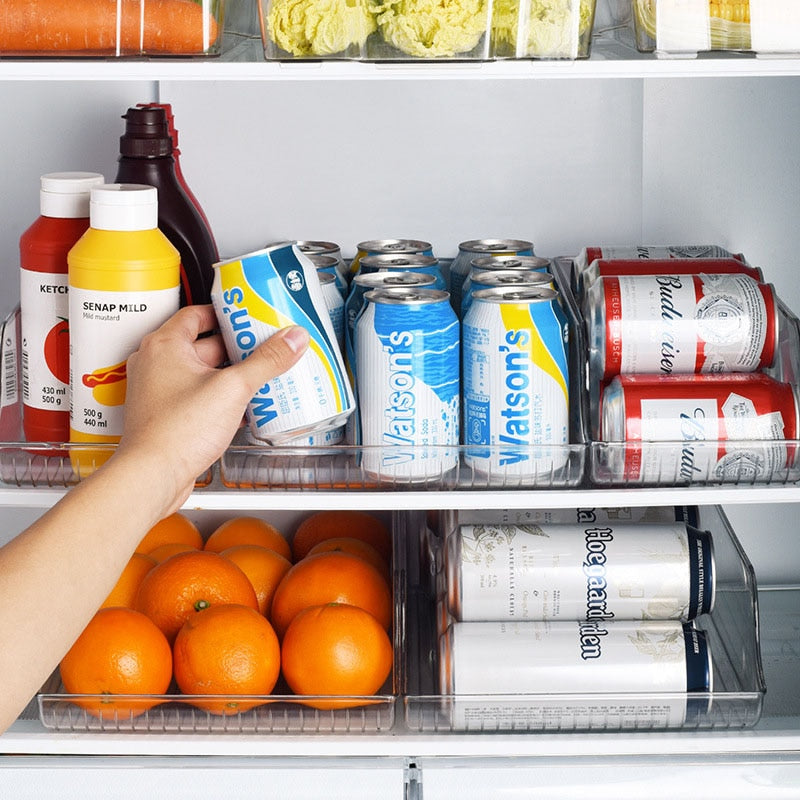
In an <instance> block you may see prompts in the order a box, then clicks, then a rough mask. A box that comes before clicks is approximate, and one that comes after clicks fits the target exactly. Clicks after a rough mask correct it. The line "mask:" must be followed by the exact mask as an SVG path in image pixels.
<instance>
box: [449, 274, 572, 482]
mask: <svg viewBox="0 0 800 800" xmlns="http://www.w3.org/2000/svg"><path fill="white" fill-rule="evenodd" d="M567 337H568V328H567V324H566V319H565V317H564V314H563V311H562V310H561V307H560V305H559V303H558V295H557V293H556V292H555V291H553V290H552V289H547V288H535V289H534V288H531V289H518V290H509V289H482V290H480V291H477V292H475V293H474V294H473V301H472V304H471V305H470V307H469V310H468V312H467V316H466V317H465V319H464V324H463V330H462V342H463V369H462V374H463V382H464V392H463V393H464V443H465V444H466V445H468V446H469V447H468V450H467V452H466V453H465V462H466V463H467V464H468V465H469V466H470V467H472V468H473V469H475V470H476V471H478V472H482V473H485V474H487V475H489V476H490V477H496V478H500V479H503V480H504V481H512V482H513V481H518V480H523V479H530V478H535V477H538V476H546V475H549V474H551V473H553V472H554V471H555V470H558V469H560V468H562V467H563V466H564V465H565V464H566V462H567V459H568V456H569V453H568V448H567V447H564V446H563V445H566V444H567V443H568V442H569V373H568V366H567ZM484 446H487V447H485V449H484Z"/></svg>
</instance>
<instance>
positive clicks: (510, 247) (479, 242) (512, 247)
mask: <svg viewBox="0 0 800 800" xmlns="http://www.w3.org/2000/svg"><path fill="white" fill-rule="evenodd" d="M458 249H459V250H461V251H462V252H467V253H506V252H508V253H519V252H520V251H521V250H530V251H531V252H533V242H528V241H526V240H525V239H470V240H469V241H467V242H461V244H459V246H458Z"/></svg>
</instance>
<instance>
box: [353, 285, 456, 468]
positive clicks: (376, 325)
mask: <svg viewBox="0 0 800 800" xmlns="http://www.w3.org/2000/svg"><path fill="white" fill-rule="evenodd" d="M365 297H366V299H367V301H368V302H367V305H366V306H365V308H364V310H363V311H362V313H361V315H360V317H359V318H358V321H357V324H356V335H355V352H356V386H357V391H358V402H359V419H360V423H361V443H362V445H363V446H364V452H363V458H362V465H363V467H364V469H365V471H366V472H367V473H368V474H370V475H373V476H377V477H378V478H390V479H391V478H400V479H404V480H410V481H424V480H429V479H433V478H441V477H442V475H444V474H445V473H447V472H448V471H449V470H451V469H452V468H454V467H455V466H456V464H457V463H458V423H459V403H460V392H459V386H460V382H459V348H460V343H459V323H458V318H457V317H456V315H455V314H454V312H453V310H452V308H450V304H449V302H448V296H447V292H443V291H440V290H436V289H413V288H412V289H401V288H395V289H379V290H373V291H370V292H367V293H366V295H365Z"/></svg>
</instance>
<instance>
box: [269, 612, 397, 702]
mask: <svg viewBox="0 0 800 800" xmlns="http://www.w3.org/2000/svg"><path fill="white" fill-rule="evenodd" d="M281 666H282V669H283V676H284V678H285V679H286V682H287V683H288V684H289V687H290V688H291V689H292V691H293V692H295V693H296V694H303V695H336V696H342V695H343V696H346V697H348V696H349V697H352V696H361V695H374V694H376V693H377V692H378V690H379V689H380V688H381V686H383V684H384V683H385V682H386V679H387V678H388V677H389V675H390V674H391V671H392V643H391V641H390V640H389V636H388V635H387V633H386V631H385V630H384V629H383V628H382V627H381V625H380V623H379V622H378V621H377V620H376V619H375V617H373V616H372V614H368V613H367V612H366V611H364V610H363V609H361V608H356V607H355V606H349V605H342V604H340V603H330V604H328V605H323V606H311V607H310V608H306V609H304V610H303V611H301V612H300V613H299V614H298V615H297V616H296V617H295V618H294V619H293V620H292V622H291V624H290V625H289V628H288V629H287V631H286V634H285V636H284V637H283V643H282V646H281ZM363 702H364V701H361V702H360V703H359V702H358V701H356V702H342V701H332V702H331V701H328V702H325V701H317V700H313V701H308V704H309V705H312V706H315V707H316V708H342V707H346V706H353V705H361V704H363Z"/></svg>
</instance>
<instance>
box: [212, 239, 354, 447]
mask: <svg viewBox="0 0 800 800" xmlns="http://www.w3.org/2000/svg"><path fill="white" fill-rule="evenodd" d="M214 272H215V275H214V284H213V286H212V290H211V301H212V303H213V305H214V311H215V312H216V316H217V321H218V323H219V326H220V330H221V332H222V338H223V341H224V342H225V348H226V350H227V353H228V358H229V359H230V360H231V361H243V360H244V359H245V358H247V357H248V356H249V355H250V354H251V353H252V352H253V350H254V349H255V348H256V347H257V346H258V345H259V344H261V343H262V342H265V341H266V340H267V339H268V338H269V337H270V336H272V334H274V333H275V332H276V331H278V330H280V329H281V328H286V327H288V326H289V325H302V326H303V327H304V328H305V329H306V330H307V331H308V332H309V334H310V338H311V341H310V343H309V346H308V350H307V351H306V352H305V353H304V354H303V356H302V358H301V359H300V360H299V361H298V362H297V364H295V365H294V366H293V367H292V368H291V369H289V370H287V371H286V372H284V373H283V374H282V375H278V376H277V377H276V378H273V379H272V380H270V381H268V382H267V383H265V384H264V386H262V387H261V389H259V390H258V392H257V393H256V395H255V396H254V397H253V399H252V400H251V401H250V403H249V404H248V406H247V417H248V423H249V426H250V433H251V434H252V435H253V437H255V439H257V440H259V441H263V442H267V443H269V444H283V443H286V442H288V441H290V440H292V439H297V438H298V437H300V436H305V435H308V434H312V433H323V432H324V431H328V430H332V429H335V428H339V427H340V426H342V425H344V423H345V421H346V420H347V417H348V416H350V414H351V413H352V412H353V410H354V409H355V398H354V395H353V390H352V387H351V386H350V381H349V380H348V379H347V372H346V370H345V365H344V359H343V357H342V353H341V350H340V348H339V344H338V342H337V341H336V332H335V331H334V329H333V324H332V322H331V317H330V313H329V312H328V308H327V305H326V303H325V297H324V295H323V292H322V287H321V285H320V282H319V277H318V275H317V271H316V268H315V267H314V265H313V264H312V263H311V261H310V260H309V259H308V258H307V257H306V256H304V255H303V254H302V253H301V252H300V250H299V249H297V247H295V246H293V245H292V244H281V245H276V246H274V247H268V248H266V249H264V250H259V251H257V252H255V253H250V254H248V255H245V256H241V257H240V258H236V259H231V260H230V261H222V262H220V263H218V264H215V265H214Z"/></svg>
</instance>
